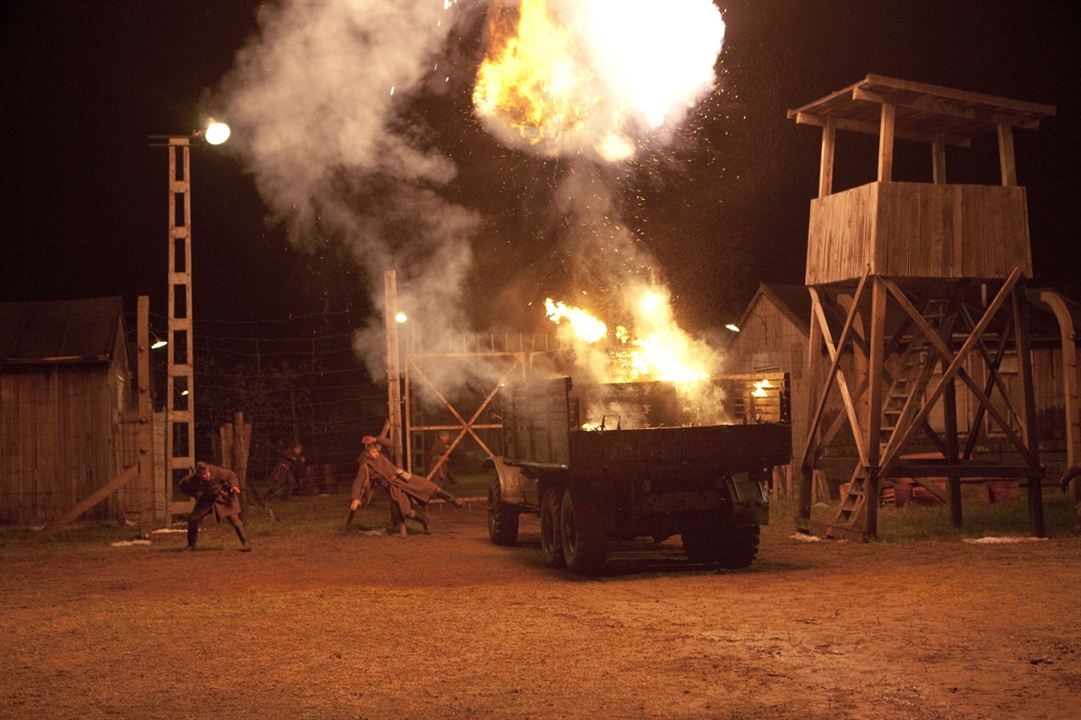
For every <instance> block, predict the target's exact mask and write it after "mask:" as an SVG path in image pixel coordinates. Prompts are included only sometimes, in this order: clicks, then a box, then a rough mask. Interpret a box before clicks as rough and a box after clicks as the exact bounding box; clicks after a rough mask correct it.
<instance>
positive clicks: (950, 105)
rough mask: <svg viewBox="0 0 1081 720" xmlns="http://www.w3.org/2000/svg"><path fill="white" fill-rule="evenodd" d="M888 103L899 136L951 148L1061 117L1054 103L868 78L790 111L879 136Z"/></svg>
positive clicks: (800, 119) (802, 119)
mask: <svg viewBox="0 0 1081 720" xmlns="http://www.w3.org/2000/svg"><path fill="white" fill-rule="evenodd" d="M884 103H889V104H890V105H893V107H894V109H895V115H894V126H895V128H896V135H897V137H899V138H904V139H908V140H919V141H925V142H931V141H932V140H934V138H935V137H936V136H941V137H942V138H943V139H944V140H945V142H947V143H948V144H951V145H967V144H968V143H969V140H970V139H971V138H973V137H978V136H980V135H985V134H988V133H993V132H995V129H996V128H997V126H998V125H999V124H1000V123H1001V124H1004V125H1010V126H1012V127H1023V128H1035V127H1036V126H1038V125H1039V122H1040V120H1041V119H1043V118H1045V117H1050V116H1053V115H1054V114H1055V108H1054V107H1053V106H1051V105H1040V104H1037V103H1030V102H1023V101H1021V100H1011V99H1009V98H1002V97H996V96H994V95H984V94H981V93H974V92H969V91H967V90H955V89H953V88H947V87H942V86H940V85H929V84H927V83H918V82H912V81H911V80H899V79H897V78H891V77H886V76H885V75H868V76H866V77H865V78H863V79H862V80H860V81H859V82H856V83H853V84H852V85H849V86H848V87H846V88H842V89H841V90H838V91H837V92H834V93H831V94H829V95H827V96H825V97H823V98H819V99H818V100H815V101H813V102H809V103H807V104H806V105H803V106H801V107H798V108H795V109H794V110H789V111H788V117H789V118H792V119H794V120H795V121H796V122H797V123H801V124H807V125H819V126H821V125H823V124H824V122H825V118H833V119H834V121H835V122H836V123H837V127H838V129H841V130H849V131H853V132H862V133H868V134H871V135H877V134H878V132H879V118H880V115H881V108H882V105H883V104H884Z"/></svg>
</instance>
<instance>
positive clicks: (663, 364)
mask: <svg viewBox="0 0 1081 720" xmlns="http://www.w3.org/2000/svg"><path fill="white" fill-rule="evenodd" d="M630 292H631V294H632V299H634V300H635V302H633V303H632V314H633V315H634V316H635V320H636V323H635V326H634V327H635V328H641V330H640V331H637V332H636V331H635V330H631V329H629V328H628V326H627V325H624V324H620V325H617V326H616V331H615V336H616V337H615V344H614V346H610V347H608V348H606V349H605V350H604V351H600V350H598V349H596V348H586V347H584V346H592V345H595V344H597V343H599V342H600V341H601V340H604V339H605V338H607V337H608V331H607V325H606V324H605V323H604V321H602V320H600V319H599V318H597V317H595V316H594V315H592V314H591V313H590V312H588V311H587V310H583V309H582V308H577V307H574V306H568V305H566V304H565V303H563V302H561V301H560V302H556V301H553V300H552V299H551V298H547V299H545V301H544V305H545V308H546V309H547V315H548V318H549V319H550V320H551V321H552V322H554V323H556V324H557V325H558V324H560V323H561V322H562V320H564V319H566V320H568V321H569V326H568V327H569V329H568V331H566V333H565V337H566V338H567V339H568V340H570V341H571V342H572V343H573V344H575V346H576V351H578V352H579V354H581V355H583V356H591V359H590V360H588V361H587V364H588V365H589V366H590V367H591V368H592V370H593V372H594V374H597V375H599V379H600V381H601V382H635V381H646V380H663V381H667V382H676V383H697V382H701V381H703V380H708V379H709V377H710V367H711V365H713V364H715V363H714V358H713V357H712V355H713V351H712V350H711V349H710V348H709V347H708V346H706V345H705V344H704V343H701V342H699V341H695V340H694V339H693V338H691V337H690V336H689V335H688V334H687V333H686V332H685V331H684V330H683V329H682V328H680V327H679V325H678V324H677V323H676V322H675V319H674V318H673V317H672V308H671V304H670V298H669V297H668V294H667V293H666V292H664V291H662V290H660V289H657V288H647V289H638V290H632V291H630ZM634 295H637V297H636V298H633V296H634ZM597 352H604V353H605V357H604V358H603V362H601V363H599V364H600V365H601V366H602V367H598V362H596V357H595V356H596V353H597Z"/></svg>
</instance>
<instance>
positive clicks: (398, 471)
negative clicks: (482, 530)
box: [349, 435, 463, 537]
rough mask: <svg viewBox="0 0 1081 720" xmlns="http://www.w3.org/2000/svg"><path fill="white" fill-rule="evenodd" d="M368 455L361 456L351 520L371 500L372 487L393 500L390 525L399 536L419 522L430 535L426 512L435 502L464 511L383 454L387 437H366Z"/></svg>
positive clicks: (457, 502)
mask: <svg viewBox="0 0 1081 720" xmlns="http://www.w3.org/2000/svg"><path fill="white" fill-rule="evenodd" d="M363 442H364V454H363V455H361V456H360V460H359V465H360V467H358V468H357V475H356V477H355V478H354V479H353V500H352V502H351V503H350V505H349V512H350V518H351V517H352V514H353V513H355V512H356V510H357V509H358V508H360V507H361V505H362V504H364V503H365V502H367V500H368V499H370V497H371V490H372V487H378V488H381V489H382V490H383V491H384V492H386V494H387V497H389V498H390V521H391V526H392V527H395V528H396V529H397V531H398V534H399V535H401V536H402V537H404V536H405V535H406V528H405V521H406V520H415V521H416V522H418V523H420V524H421V526H422V527H423V528H424V532H429V522H428V515H427V513H426V512H425V510H424V508H425V507H426V506H427V505H428V503H429V502H431V501H432V499H434V498H439V499H441V500H445V501H447V502H449V503H451V504H453V505H454V507H458V508H460V507H462V505H463V503H462V500H461V499H460V498H456V497H454V496H453V495H451V494H450V493H448V492H447V491H446V490H443V489H442V488H440V487H439V486H438V485H436V484H435V483H433V482H431V481H430V480H428V479H427V478H425V477H423V476H421V475H414V474H412V473H410V472H406V471H405V470H403V469H402V468H399V467H395V466H394V463H393V462H391V461H390V458H388V457H387V456H386V455H384V454H383V452H382V447H389V446H390V441H389V440H388V439H387V438H386V437H378V438H377V437H374V436H372V435H367V436H365V437H364V441H363Z"/></svg>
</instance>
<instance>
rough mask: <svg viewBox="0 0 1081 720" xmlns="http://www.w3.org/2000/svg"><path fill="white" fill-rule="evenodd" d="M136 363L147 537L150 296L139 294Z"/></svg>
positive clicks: (150, 514) (142, 518)
mask: <svg viewBox="0 0 1081 720" xmlns="http://www.w3.org/2000/svg"><path fill="white" fill-rule="evenodd" d="M135 322H136V326H137V329H136V333H135V335H136V339H135V342H136V348H137V353H138V359H137V362H136V376H135V386H136V388H137V392H138V397H137V398H136V403H137V405H136V407H137V412H138V423H139V435H138V438H139V439H138V445H139V460H138V465H137V474H138V485H137V487H138V497H139V535H140V536H141V537H144V538H146V537H149V536H150V530H151V526H152V525H153V523H154V452H153V450H154V435H153V425H152V424H151V422H152V421H153V413H152V411H151V408H150V383H151V377H150V297H149V296H147V295H140V296H139V299H138V300H137V301H136V306H135Z"/></svg>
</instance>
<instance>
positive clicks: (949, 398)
mask: <svg viewBox="0 0 1081 720" xmlns="http://www.w3.org/2000/svg"><path fill="white" fill-rule="evenodd" d="M944 339H945V340H947V341H948V340H949V339H948V338H944ZM944 398H945V405H944V406H943V412H944V413H945V416H946V417H945V421H946V464H947V465H950V466H955V465H957V462H958V457H957V456H958V444H959V443H958V441H957V388H956V385H955V383H954V381H953V380H950V382H949V384H948V385H946V393H945V396H944ZM946 482H947V483H948V488H947V490H948V492H949V498H950V524H951V525H953V526H954V527H955V528H959V527H961V478H960V477H959V476H958V475H949V476H947V479H946Z"/></svg>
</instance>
